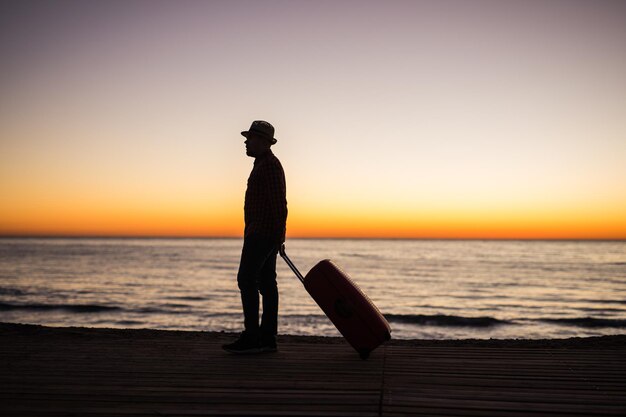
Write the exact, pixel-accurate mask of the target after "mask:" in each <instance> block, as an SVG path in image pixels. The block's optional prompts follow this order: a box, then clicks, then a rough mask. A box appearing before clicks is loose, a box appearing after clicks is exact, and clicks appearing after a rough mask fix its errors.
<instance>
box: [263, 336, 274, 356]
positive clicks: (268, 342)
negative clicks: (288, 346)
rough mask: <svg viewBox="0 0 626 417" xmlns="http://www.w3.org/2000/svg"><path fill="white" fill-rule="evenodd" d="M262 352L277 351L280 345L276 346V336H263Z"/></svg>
mask: <svg viewBox="0 0 626 417" xmlns="http://www.w3.org/2000/svg"><path fill="white" fill-rule="evenodd" d="M260 344H261V352H277V351H278V347H277V346H276V338H275V337H274V336H271V337H261V343H260Z"/></svg>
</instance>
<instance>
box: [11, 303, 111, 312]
mask: <svg viewBox="0 0 626 417" xmlns="http://www.w3.org/2000/svg"><path fill="white" fill-rule="evenodd" d="M12 310H35V311H49V310H66V311H71V312H73V313H100V312H103V311H118V310H122V308H120V307H116V306H103V305H99V304H36V303H35V304H11V303H0V311H12Z"/></svg>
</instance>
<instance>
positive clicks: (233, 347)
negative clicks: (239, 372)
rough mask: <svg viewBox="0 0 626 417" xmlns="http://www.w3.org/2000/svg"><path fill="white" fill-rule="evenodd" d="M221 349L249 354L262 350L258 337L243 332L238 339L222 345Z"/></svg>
mask: <svg viewBox="0 0 626 417" xmlns="http://www.w3.org/2000/svg"><path fill="white" fill-rule="evenodd" d="M222 349H224V350H225V351H226V352H230V353H237V354H251V353H261V352H263V350H262V349H261V344H260V343H259V338H258V337H254V336H250V335H248V334H246V333H245V332H244V333H242V334H241V336H239V339H237V340H235V341H234V342H233V343H229V344H227V345H222Z"/></svg>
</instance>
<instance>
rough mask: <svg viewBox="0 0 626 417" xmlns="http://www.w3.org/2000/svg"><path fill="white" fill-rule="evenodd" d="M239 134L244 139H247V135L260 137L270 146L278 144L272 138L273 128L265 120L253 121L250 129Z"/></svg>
mask: <svg viewBox="0 0 626 417" xmlns="http://www.w3.org/2000/svg"><path fill="white" fill-rule="evenodd" d="M241 134H242V135H243V136H245V137H248V135H256V136H261V137H262V138H265V139H267V140H269V141H270V142H271V143H272V145H273V144H275V143H276V142H278V141H277V140H276V139H275V138H274V126H272V125H271V124H270V123H268V122H266V121H265V120H255V121H254V122H252V124H251V125H250V129H248V130H246V131H244V132H241Z"/></svg>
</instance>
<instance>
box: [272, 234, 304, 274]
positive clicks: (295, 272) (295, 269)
mask: <svg viewBox="0 0 626 417" xmlns="http://www.w3.org/2000/svg"><path fill="white" fill-rule="evenodd" d="M278 252H279V253H280V257H281V258H283V259H284V260H285V262H287V265H289V268H291V270H292V271H293V273H294V274H296V276H297V277H298V279H299V280H300V282H301V283H303V284H304V277H303V276H302V274H301V273H300V271H298V268H296V266H295V265H294V264H293V262H291V259H289V257H288V256H287V253H286V252H285V244H284V243H283V244H282V245H280V249H278Z"/></svg>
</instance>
